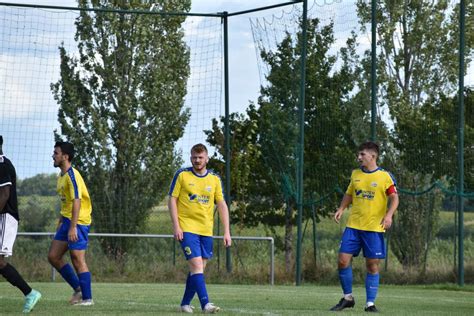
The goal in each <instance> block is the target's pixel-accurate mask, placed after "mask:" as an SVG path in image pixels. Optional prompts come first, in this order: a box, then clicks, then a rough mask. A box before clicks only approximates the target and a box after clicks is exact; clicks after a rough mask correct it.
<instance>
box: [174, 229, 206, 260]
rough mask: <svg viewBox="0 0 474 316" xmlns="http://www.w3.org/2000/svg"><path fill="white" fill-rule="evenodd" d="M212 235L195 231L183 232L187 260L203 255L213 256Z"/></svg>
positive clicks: (183, 244) (183, 246) (203, 256)
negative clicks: (204, 234) (194, 232)
mask: <svg viewBox="0 0 474 316" xmlns="http://www.w3.org/2000/svg"><path fill="white" fill-rule="evenodd" d="M212 244H213V240H212V237H209V236H202V235H197V234H193V233H183V240H182V241H181V248H183V252H184V256H185V257H186V260H189V259H192V258H195V257H202V258H204V259H210V258H212Z"/></svg>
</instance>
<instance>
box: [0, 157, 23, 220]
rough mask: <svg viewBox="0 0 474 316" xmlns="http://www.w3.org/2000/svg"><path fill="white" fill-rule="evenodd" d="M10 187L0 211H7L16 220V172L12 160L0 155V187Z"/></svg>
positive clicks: (17, 217) (17, 218)
mask: <svg viewBox="0 0 474 316" xmlns="http://www.w3.org/2000/svg"><path fill="white" fill-rule="evenodd" d="M4 186H8V187H9V188H10V197H9V198H8V201H7V203H6V204H5V207H4V208H3V210H0V213H8V214H10V215H11V216H13V217H14V218H16V220H19V216H18V199H17V196H16V172H15V167H13V164H12V162H11V161H10V159H8V158H7V157H5V156H3V155H0V187H4Z"/></svg>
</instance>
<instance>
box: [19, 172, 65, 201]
mask: <svg viewBox="0 0 474 316" xmlns="http://www.w3.org/2000/svg"><path fill="white" fill-rule="evenodd" d="M56 183H57V175H56V174H54V173H53V174H44V173H42V174H37V175H35V176H33V177H31V178H26V179H23V180H18V182H17V191H18V196H27V195H33V194H35V195H42V196H54V195H56V194H57V193H56Z"/></svg>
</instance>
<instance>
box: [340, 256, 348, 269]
mask: <svg viewBox="0 0 474 316" xmlns="http://www.w3.org/2000/svg"><path fill="white" fill-rule="evenodd" d="M350 264H351V260H350V259H347V258H341V257H339V258H338V259H337V267H338V268H339V269H345V268H347V267H348V266H349V265H350Z"/></svg>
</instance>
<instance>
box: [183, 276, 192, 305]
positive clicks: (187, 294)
mask: <svg viewBox="0 0 474 316" xmlns="http://www.w3.org/2000/svg"><path fill="white" fill-rule="evenodd" d="M194 294H196V290H195V289H194V287H193V284H191V273H188V277H187V279H186V288H185V289H184V295H183V299H182V300H181V306H183V305H191V301H192V300H193V297H194Z"/></svg>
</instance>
